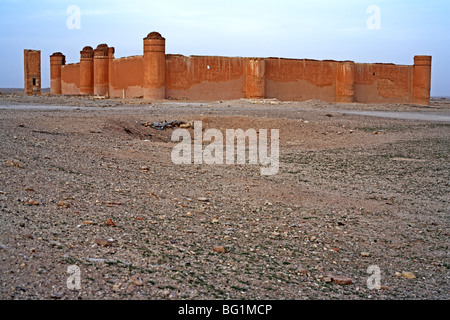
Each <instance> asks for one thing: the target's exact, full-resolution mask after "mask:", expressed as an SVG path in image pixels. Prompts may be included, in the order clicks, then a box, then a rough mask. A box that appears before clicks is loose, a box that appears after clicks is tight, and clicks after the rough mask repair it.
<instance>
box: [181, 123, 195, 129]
mask: <svg viewBox="0 0 450 320" xmlns="http://www.w3.org/2000/svg"><path fill="white" fill-rule="evenodd" d="M191 126H192V124H191V123H182V124H180V128H190V127H191Z"/></svg>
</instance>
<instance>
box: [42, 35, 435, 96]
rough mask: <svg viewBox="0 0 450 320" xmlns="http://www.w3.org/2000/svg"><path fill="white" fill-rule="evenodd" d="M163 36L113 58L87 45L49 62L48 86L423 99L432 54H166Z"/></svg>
mask: <svg viewBox="0 0 450 320" xmlns="http://www.w3.org/2000/svg"><path fill="white" fill-rule="evenodd" d="M165 44H166V39H165V38H163V37H162V36H161V34H159V33H158V32H151V33H149V34H148V35H147V37H145V38H144V39H143V51H144V54H143V55H141V56H133V57H126V58H120V59H115V58H114V48H112V47H108V45H106V44H100V45H98V46H97V48H96V49H95V50H94V49H92V48H91V47H85V48H84V49H83V50H82V51H81V52H80V63H79V64H74V65H65V61H64V56H63V55H62V54H61V53H55V54H53V55H52V56H51V57H50V60H51V92H52V93H54V94H60V93H62V94H95V95H102V96H111V97H120V98H144V99H145V100H162V99H180V100H226V99H241V98H247V99H251V98H255V99H262V98H276V99H280V100H289V101H304V100H309V99H320V100H324V101H327V102H337V103H352V102H361V103H415V104H422V105H428V104H429V100H430V88H431V57H430V56H415V57H414V64H413V65H395V64H389V63H384V64H382V63H355V62H353V61H334V60H323V61H318V60H310V59H285V58H243V57H220V56H189V57H186V56H183V55H175V54H166V52H165Z"/></svg>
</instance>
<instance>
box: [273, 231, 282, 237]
mask: <svg viewBox="0 0 450 320" xmlns="http://www.w3.org/2000/svg"><path fill="white" fill-rule="evenodd" d="M272 236H274V237H280V236H281V233H279V232H272Z"/></svg>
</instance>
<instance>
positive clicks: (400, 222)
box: [0, 93, 450, 300]
mask: <svg viewBox="0 0 450 320" xmlns="http://www.w3.org/2000/svg"><path fill="white" fill-rule="evenodd" d="M347 110H353V111H354V110H371V111H397V112H405V111H407V112H416V113H423V114H425V113H430V112H432V113H433V114H437V115H439V114H447V115H448V113H449V111H450V105H449V104H448V103H447V101H433V102H432V104H431V106H430V107H419V106H414V105H364V104H346V105H342V104H340V105H335V104H330V103H325V102H321V101H306V102H280V101H277V100H270V99H268V100H236V101H215V102H201V101H199V102H188V101H170V100H167V101H161V102H148V101H142V100H139V99H136V100H132V99H130V100H123V99H103V98H98V97H97V98H96V97H76V96H71V97H69V96H51V95H48V94H44V95H42V96H39V97H32V96H30V97H29V96H24V95H22V94H14V93H11V94H2V95H0V128H1V129H0V210H1V215H0V258H1V262H0V298H1V299H3V300H9V299H13V300H23V299H33V300H40V299H71V300H76V299H83V300H87V299H93V300H97V299H164V300H166V299H192V300H194V299H225V300H227V299H250V300H256V299H280V300H288V299H295V300H304V299H389V300H390V299H442V300H447V299H449V298H450V295H449V291H450V284H449V279H450V272H449V266H450V263H449V233H450V228H449V213H450V212H449V208H450V206H449V201H450V196H449V195H450V184H449V183H450V174H449V172H450V124H449V123H448V122H445V121H433V122H432V121H425V120H423V121H420V120H414V121H413V120H403V119H389V118H381V117H368V116H362V115H356V114H350V113H346V111H347ZM164 120H167V121H171V120H180V121H183V122H186V123H190V122H192V121H195V120H198V121H199V120H201V121H202V123H203V128H204V129H208V128H215V129H219V130H221V131H222V132H224V131H225V130H226V129H229V128H230V129H231V128H232V129H237V128H242V129H244V130H245V129H248V128H255V129H257V130H258V129H272V128H273V129H279V134H280V167H279V171H278V173H277V174H276V175H272V176H263V175H261V174H260V165H250V164H245V165H238V164H232V165H230V164H223V165H207V164H182V165H177V164H174V163H173V162H172V160H171V151H172V149H173V147H174V146H175V145H176V143H175V142H172V141H171V134H172V132H173V130H174V129H173V128H167V129H165V130H156V129H154V128H152V127H150V126H146V125H143V124H145V123H153V122H161V121H164ZM188 130H190V131H191V132H192V130H193V129H192V128H189V129H188ZM72 266H76V268H78V270H79V271H80V280H81V283H80V287H79V288H75V289H74V288H73V287H70V285H68V280H70V279H73V278H71V276H72V275H73V274H72V271H71V270H73V269H71V268H73V267H72ZM378 275H379V277H378V278H377V276H378ZM377 279H378V280H379V281H378V282H377ZM69 282H70V281H69ZM374 284H375V285H376V288H374V286H373V285H374Z"/></svg>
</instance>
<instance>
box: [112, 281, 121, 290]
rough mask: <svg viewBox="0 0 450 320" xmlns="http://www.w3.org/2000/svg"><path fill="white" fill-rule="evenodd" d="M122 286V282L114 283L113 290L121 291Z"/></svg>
mask: <svg viewBox="0 0 450 320" xmlns="http://www.w3.org/2000/svg"><path fill="white" fill-rule="evenodd" d="M121 287H122V284H121V283H116V284H115V285H113V291H114V292H118V291H120V289H121Z"/></svg>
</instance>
